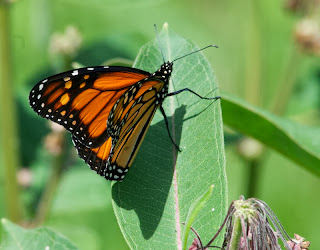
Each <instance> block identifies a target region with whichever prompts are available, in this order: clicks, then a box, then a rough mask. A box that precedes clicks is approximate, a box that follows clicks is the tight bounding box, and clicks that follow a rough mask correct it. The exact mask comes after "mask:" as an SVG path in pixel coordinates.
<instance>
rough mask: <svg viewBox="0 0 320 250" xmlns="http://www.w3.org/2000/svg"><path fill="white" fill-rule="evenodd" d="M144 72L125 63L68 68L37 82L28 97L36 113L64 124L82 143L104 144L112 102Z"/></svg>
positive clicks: (144, 75) (146, 74)
mask: <svg viewBox="0 0 320 250" xmlns="http://www.w3.org/2000/svg"><path fill="white" fill-rule="evenodd" d="M148 76H149V73H148V72H145V71H142V70H138V69H134V68H127V67H103V66H102V67H94V68H93V67H92V68H81V69H76V70H71V71H68V72H64V73H61V74H58V75H54V76H51V77H49V78H47V79H44V80H42V81H40V82H39V83H37V84H36V86H35V87H34V88H33V89H32V90H31V93H30V96H29V101H30V105H31V107H32V109H33V110H34V111H35V112H36V113H37V114H38V115H40V116H42V117H44V118H47V119H50V120H52V121H54V122H57V123H58V124H61V125H62V126H64V127H65V128H66V129H67V130H68V131H70V132H71V134H72V137H73V138H76V141H77V142H79V143H81V144H82V145H84V146H85V147H87V148H97V147H104V146H103V145H105V144H106V143H107V142H108V141H109V142H111V139H109V137H110V136H111V135H110V133H109V132H108V129H107V128H108V127H109V125H108V124H107V121H108V117H109V114H110V111H111V109H112V108H113V106H114V104H115V103H116V102H117V101H118V100H119V99H120V98H121V96H122V95H123V94H124V93H125V92H126V91H127V90H128V89H130V88H131V87H132V86H133V85H135V84H136V83H137V82H139V81H140V80H142V79H144V78H146V77H148ZM102 159H104V158H103V157H102Z"/></svg>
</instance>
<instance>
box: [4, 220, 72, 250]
mask: <svg viewBox="0 0 320 250" xmlns="http://www.w3.org/2000/svg"><path fill="white" fill-rule="evenodd" d="M1 222H2V241H1V245H0V249H5V250H11V249H12V250H16V249H20V250H30V249H43V250H49V249H50V250H73V249H78V248H77V247H76V246H75V245H74V244H73V243H71V241H69V240H68V239H67V238H65V237H64V236H63V235H61V234H58V233H56V232H54V231H52V230H50V229H48V228H38V229H33V230H31V229H29V230H27V229H24V228H21V227H19V226H17V225H15V224H13V223H11V222H10V221H8V220H6V219H2V220H1Z"/></svg>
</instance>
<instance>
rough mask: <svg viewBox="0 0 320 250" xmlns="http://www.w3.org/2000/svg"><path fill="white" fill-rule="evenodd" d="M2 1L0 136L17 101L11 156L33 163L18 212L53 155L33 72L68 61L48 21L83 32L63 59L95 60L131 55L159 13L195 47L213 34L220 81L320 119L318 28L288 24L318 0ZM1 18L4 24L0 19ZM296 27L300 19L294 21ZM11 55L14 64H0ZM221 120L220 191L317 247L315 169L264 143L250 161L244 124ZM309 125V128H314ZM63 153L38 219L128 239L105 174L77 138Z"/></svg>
mask: <svg viewBox="0 0 320 250" xmlns="http://www.w3.org/2000/svg"><path fill="white" fill-rule="evenodd" d="M4 2H6V1H2V2H1V3H0V8H1V12H0V16H1V18H2V17H3V15H4V13H5V12H4V11H6V12H7V14H8V13H9V14H10V15H9V22H10V23H9V27H10V29H9V33H8V35H9V40H10V45H11V48H10V52H11V54H10V56H11V57H10V61H11V62H10V63H9V62H8V63H7V62H5V61H4V60H1V61H0V64H1V65H0V69H1V71H0V77H3V72H10V76H11V82H10V83H7V82H1V87H2V86H4V84H10V87H11V89H12V98H13V99H12V100H13V101H14V104H10V103H7V104H6V105H4V104H3V103H1V104H0V105H2V108H3V109H1V110H2V113H1V116H0V125H1V127H0V129H1V135H0V136H2V137H3V135H4V133H8V131H7V130H6V131H4V128H5V127H4V125H3V124H5V122H4V121H7V119H8V117H10V115H11V113H14V111H15V110H16V111H17V120H18V122H17V124H15V126H16V127H17V132H16V137H17V138H18V139H19V141H18V146H19V149H20V153H19V154H16V155H15V157H16V158H17V159H16V160H17V164H19V167H22V166H23V167H25V168H27V169H28V170H29V171H30V172H31V174H32V175H31V176H32V179H31V181H30V182H28V181H25V182H24V184H22V182H21V181H19V183H20V185H21V191H22V198H23V199H22V200H23V201H24V209H23V215H24V218H28V219H30V218H32V217H33V215H34V213H35V211H36V208H37V203H38V202H39V198H40V197H41V195H42V193H43V190H44V188H45V185H46V183H47V181H48V179H47V178H49V176H50V174H51V165H50V164H49V163H50V162H51V161H52V155H50V154H48V152H46V150H45V149H44V147H43V142H44V138H45V136H46V135H47V134H48V133H49V131H51V130H50V128H48V126H47V125H46V124H47V122H46V121H45V120H44V119H42V118H40V117H37V116H36V115H35V114H34V113H33V111H32V110H31V109H30V108H29V104H28V94H29V91H30V89H31V88H32V87H33V85H34V84H35V83H36V82H38V81H39V80H40V79H42V78H45V77H47V76H48V75H51V74H53V73H57V72H59V71H62V70H64V69H65V65H64V64H63V63H62V62H61V61H63V60H61V58H59V57H56V56H53V55H52V54H50V53H49V44H50V38H51V36H52V34H53V33H55V32H60V33H61V32H63V31H64V30H65V29H66V28H67V27H68V26H69V25H73V26H74V27H76V28H77V29H78V31H79V32H80V34H81V36H82V46H81V47H80V50H79V51H78V53H77V54H76V55H75V56H74V57H73V58H72V60H73V61H76V62H78V63H80V64H82V65H100V64H102V63H103V62H105V61H107V60H112V59H113V58H119V57H120V58H125V59H128V60H134V58H135V57H136V55H137V54H138V51H139V48H140V47H141V46H142V45H143V44H145V43H146V42H148V41H150V40H151V39H152V38H154V36H155V34H154V29H153V24H154V23H156V24H158V26H161V25H162V24H163V23H164V22H168V23H169V24H170V26H171V27H172V28H173V29H174V30H175V31H176V32H178V33H179V34H181V35H182V36H183V37H187V38H189V39H192V40H193V41H194V42H195V43H196V44H198V46H199V47H202V46H206V45H208V44H212V43H214V44H217V45H219V47H220V48H219V49H218V50H207V51H205V52H204V53H205V55H206V56H207V58H208V59H209V61H210V62H211V64H212V66H213V68H214V70H215V73H216V76H217V79H218V82H219V84H220V89H221V90H222V91H223V92H227V93H229V94H232V95H234V96H238V97H240V98H242V99H245V100H246V101H247V102H248V103H250V104H252V105H255V106H259V107H260V108H262V109H266V110H268V111H270V112H272V113H274V114H277V115H281V116H282V117H284V118H286V119H289V120H291V121H295V122H297V123H300V124H304V125H307V126H310V125H312V126H314V127H319V124H320V119H319V108H320V98H319V97H320V66H319V65H320V64H319V62H320V60H319V57H318V55H317V54H316V53H315V51H316V48H317V43H316V41H317V39H316V37H314V36H309V35H306V33H305V32H302V33H299V32H298V31H299V29H297V28H296V27H297V26H296V25H297V24H298V23H299V22H301V21H303V20H304V19H306V18H307V19H308V20H312V21H313V23H315V24H316V25H319V24H320V16H319V13H320V11H319V9H318V8H317V7H316V6H311V7H310V6H309V7H306V6H302V7H299V6H300V5H299V2H303V1H298V0H291V1H289V0H282V1H278V0H264V1H255V0H246V1H223V0H215V1H212V0H200V1H192V0H187V1H185V0H175V1H168V0H157V1H150V0H148V1H147V0H139V1H128V0H126V1H121V2H119V1H115V0H109V1H101V0H95V1H91V2H79V1H75V0H64V1H59V0H56V1H40V0H29V1H15V3H13V4H11V5H10V7H9V8H7V7H6V8H4V5H6V4H5V3H4ZM305 2H310V3H311V2H312V4H317V3H318V1H311V0H310V1H305ZM1 20H3V19H1ZM1 25H5V24H4V23H3V22H0V26H1ZM313 25H314V24H312V27H314V26H313ZM2 28H3V27H0V29H2ZM305 30H309V26H307V27H306V28H303V30H302V31H305ZM314 30H315V32H316V30H317V29H314ZM308 34H309V33H308ZM312 34H313V35H317V34H314V33H312ZM307 38H308V39H309V40H306V39H307ZM1 41H2V39H1ZM301 41H302V42H301ZM296 42H299V44H298V46H297V43H296ZM310 46H311V47H310ZM310 48H311V49H310ZM0 56H1V57H2V56H3V54H0ZM70 63H71V62H70ZM8 66H10V67H11V68H10V69H7V67H8ZM199 84H200V83H199ZM186 87H187V86H186ZM13 109H14V110H13ZM247 122H248V121H247ZM251 122H252V123H255V121H254V120H253V121H251ZM225 132H226V134H225V143H226V159H227V174H228V180H229V200H234V199H238V197H239V196H240V194H244V195H245V196H246V198H249V197H248V196H249V195H250V196H251V195H254V196H255V197H257V198H259V199H261V200H265V201H266V202H267V203H268V204H269V206H270V207H272V208H273V210H274V211H275V213H276V214H277V216H278V217H279V219H280V220H281V222H282V224H283V225H284V226H285V228H286V230H287V231H288V232H289V234H290V235H293V233H294V232H296V233H299V234H300V235H302V236H304V237H305V238H306V239H307V240H310V241H311V245H312V247H313V248H314V249H318V248H320V242H319V240H318V224H319V222H320V221H319V217H318V216H316V215H315V211H317V210H318V207H319V206H320V199H319V195H318V194H317V192H315V190H319V188H320V182H319V179H318V177H317V176H315V175H313V174H311V173H310V172H307V171H306V170H305V169H304V168H301V167H300V166H301V165H298V164H296V163H293V162H292V161H290V160H288V159H287V158H284V157H283V156H282V155H279V154H278V153H276V152H274V151H272V150H269V149H268V148H264V149H263V150H262V151H261V152H262V153H261V154H260V155H259V156H258V157H257V158H256V159H255V160H254V161H253V160H252V159H248V158H246V157H244V155H242V154H240V153H239V152H241V150H239V143H240V142H241V141H242V139H243V138H244V136H243V135H242V134H240V133H238V132H236V131H234V130H231V129H230V128H229V127H227V128H226V130H225ZM261 133H263V131H261ZM312 133H314V132H310V134H309V136H308V138H312ZM301 136H302V137H303V136H304V135H301ZM67 139H69V138H67ZM275 139H277V138H275ZM300 139H301V138H300ZM310 143H311V144H312V143H313V142H312V140H310ZM314 143H315V144H317V143H318V142H314ZM7 146H8V144H7V142H2V143H1V145H0V157H1V158H0V168H1V170H2V171H1V176H0V180H1V193H0V198H1V200H3V201H4V200H5V199H6V198H5V196H6V195H5V194H4V193H3V192H4V191H3V190H4V189H3V188H2V187H3V185H4V181H5V178H6V176H5V175H4V171H3V169H4V167H5V166H4V165H5V162H4V160H3V159H4V154H5V153H4V152H6V151H5V149H6V147H7ZM66 147H68V148H71V145H66ZM72 152H73V153H72ZM68 161H69V164H68V166H64V168H63V169H62V173H61V178H59V182H58V183H57V185H56V187H57V191H56V192H55V195H53V197H54V200H53V201H52V206H51V209H50V213H49V214H48V217H47V218H46V219H45V221H44V222H43V223H42V224H43V225H47V226H50V227H52V228H53V229H55V230H56V231H59V232H61V233H63V234H64V235H65V236H66V237H68V238H69V239H70V240H71V241H72V242H74V243H75V244H76V245H77V246H78V247H80V249H89V248H90V249H106V245H110V246H111V247H110V249H125V248H126V247H125V246H126V243H125V242H124V240H123V238H122V235H121V233H120V230H119V228H118V226H117V223H116V219H115V217H114V215H113V211H112V208H111V206H110V204H111V195H110V193H109V194H106V192H105V190H106V189H109V186H110V183H109V182H106V181H105V180H103V179H102V178H97V176H95V175H94V174H93V172H92V171H91V172H90V171H89V170H88V169H87V167H86V165H85V164H84V163H83V162H82V161H80V160H79V159H78V158H77V156H76V155H75V152H74V150H73V151H70V153H68ZM254 168H255V169H254ZM253 169H254V170H253ZM252 173H254V174H252ZM22 177H23V176H22ZM22 179H23V178H22ZM24 179H26V177H25V178H24ZM250 183H251V184H252V183H254V185H251V184H250ZM250 187H251V189H250ZM252 187H254V188H253V189H252ZM101 190H104V191H103V192H101ZM110 192H111V191H110ZM109 202H110V203H109ZM7 210H8V208H7V204H5V202H3V203H0V212H1V217H8V214H10V213H9V211H7ZM26 221H27V219H25V220H24V223H26Z"/></svg>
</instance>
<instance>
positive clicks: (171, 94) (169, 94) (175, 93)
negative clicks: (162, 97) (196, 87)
mask: <svg viewBox="0 0 320 250" xmlns="http://www.w3.org/2000/svg"><path fill="white" fill-rule="evenodd" d="M184 91H189V92H191V93H192V94H195V95H196V96H198V97H200V98H201V99H206V100H218V99H221V96H215V97H203V96H201V95H199V94H197V93H196V92H194V91H193V90H191V89H188V88H184V89H180V90H178V91H175V92H172V93H168V95H167V96H173V95H177V94H180V93H181V92H184Z"/></svg>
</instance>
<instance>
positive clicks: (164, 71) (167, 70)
mask: <svg viewBox="0 0 320 250" xmlns="http://www.w3.org/2000/svg"><path fill="white" fill-rule="evenodd" d="M172 65H173V63H172V62H169V61H168V62H165V63H163V64H162V65H161V67H160V68H159V69H158V70H157V72H155V75H156V76H158V77H160V78H161V79H162V80H163V81H168V80H169V78H170V76H171V73H172Z"/></svg>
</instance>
